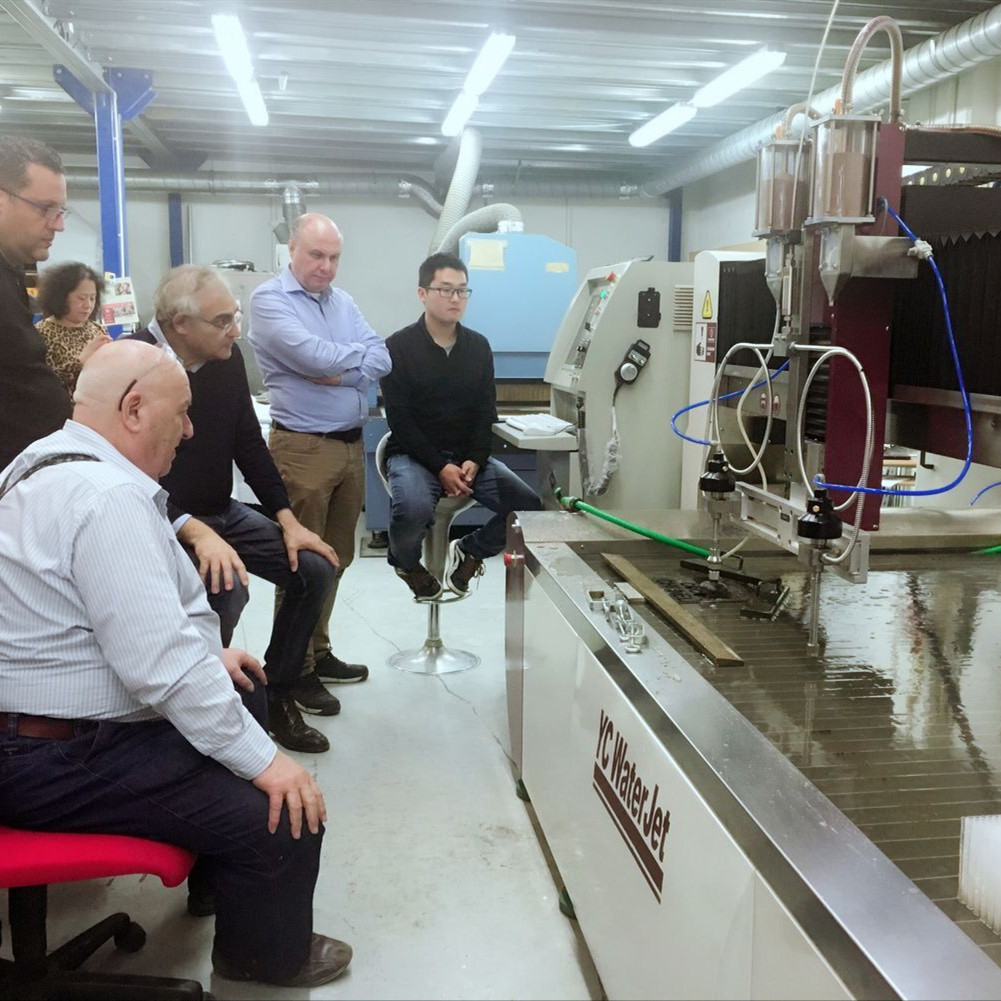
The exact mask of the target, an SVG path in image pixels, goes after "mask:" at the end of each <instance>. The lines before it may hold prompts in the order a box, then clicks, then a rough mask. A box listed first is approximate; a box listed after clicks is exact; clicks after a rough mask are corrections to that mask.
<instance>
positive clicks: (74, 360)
mask: <svg viewBox="0 0 1001 1001" xmlns="http://www.w3.org/2000/svg"><path fill="white" fill-rule="evenodd" d="M100 329H101V328H100V327H99V325H98V324H96V323H93V322H91V321H88V322H87V323H85V324H84V325H83V326H82V327H66V326H63V324H61V323H58V322H57V321H56V319H55V317H53V316H47V317H46V318H45V319H44V320H42V321H41V322H40V323H39V324H38V332H39V333H40V334H41V335H42V337H43V338H44V340H45V345H46V354H45V361H46V364H48V366H49V368H51V369H52V370H53V371H54V372H55V373H56V375H57V376H59V381H60V382H61V383H62V384H63V386H64V388H65V389H66V392H67V393H69V395H70V396H72V395H73V390H74V389H75V388H76V380H77V377H78V376H79V375H80V368H81V365H80V352H81V351H82V350H83V349H84V348H85V347H86V345H87V342H88V341H89V340H90V339H91V338H92V337H93V336H94V334H96V333H99V332H100Z"/></svg>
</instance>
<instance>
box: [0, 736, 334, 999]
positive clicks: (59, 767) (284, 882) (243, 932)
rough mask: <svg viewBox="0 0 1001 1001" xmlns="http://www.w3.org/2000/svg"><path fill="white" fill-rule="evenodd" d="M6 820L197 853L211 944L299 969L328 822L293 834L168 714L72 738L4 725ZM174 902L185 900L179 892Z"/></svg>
mask: <svg viewBox="0 0 1001 1001" xmlns="http://www.w3.org/2000/svg"><path fill="white" fill-rule="evenodd" d="M0 823H4V824H7V825H8V826H10V827H20V828H23V829H26V830H37V831H65V832H77V833H89V834H128V835H132V836H133V837H139V838H150V839H152V840H155V841H164V842H167V843H168V844H173V845H179V846H180V847H181V848H186V849H188V850H189V851H192V852H196V853H197V854H198V856H199V862H198V867H199V868H200V869H202V870H203V872H204V874H205V876H206V877H208V878H210V879H211V885H212V888H213V891H214V893H215V898H216V919H215V943H214V948H215V950H216V951H218V953H219V954H220V955H221V956H222V957H224V958H225V959H226V960H227V961H228V962H229V963H231V964H233V965H235V966H236V967H238V968H239V969H241V970H245V971H247V973H249V974H252V975H254V976H255V977H256V978H259V979H263V980H284V979H287V978H288V977H291V976H294V975H295V973H296V972H298V970H299V968H300V966H301V965H302V963H303V961H304V960H305V959H306V957H307V955H308V953H309V947H310V941H311V938H312V931H313V888H314V886H315V884H316V876H317V872H318V871H319V860H320V844H321V842H322V840H323V829H322V827H321V830H320V833H319V834H317V835H314V834H310V833H309V830H308V829H307V828H306V827H305V825H303V832H302V837H301V838H300V839H298V840H296V839H294V838H293V837H292V835H291V833H290V830H289V824H288V814H287V812H286V811H283V812H282V819H281V823H280V824H279V827H278V830H277V831H276V832H275V833H274V834H269V833H268V798H267V796H265V794H264V793H263V792H261V791H260V790H258V789H256V788H255V787H254V786H253V785H252V784H251V783H250V782H248V781H246V780H245V779H241V778H238V777H237V776H236V775H234V774H233V773H232V772H230V771H229V770H228V769H227V768H224V767H223V766H222V765H220V764H219V763H218V762H216V761H214V760H213V759H211V758H207V757H205V756H204V755H202V754H200V753H199V752H198V751H196V750H195V748H194V747H192V746H191V744H189V743H188V742H187V741H186V740H185V739H184V738H183V737H182V736H181V734H180V733H178V731H177V730H175V729H174V727H173V726H172V725H171V724H170V723H168V722H167V721H165V720H157V721H153V722H142V723H112V722H104V723H99V724H96V725H91V724H85V725H84V728H83V729H82V732H81V733H80V734H79V735H78V736H76V737H74V738H73V739H71V740H42V739H37V738H32V737H11V736H9V735H8V734H7V733H0ZM178 906H182V907H183V903H179V904H178Z"/></svg>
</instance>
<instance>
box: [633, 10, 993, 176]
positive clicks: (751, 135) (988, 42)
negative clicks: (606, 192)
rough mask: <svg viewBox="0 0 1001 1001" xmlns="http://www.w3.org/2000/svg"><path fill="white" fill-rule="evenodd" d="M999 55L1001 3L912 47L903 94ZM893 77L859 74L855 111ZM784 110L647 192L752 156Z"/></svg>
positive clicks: (827, 107)
mask: <svg viewBox="0 0 1001 1001" xmlns="http://www.w3.org/2000/svg"><path fill="white" fill-rule="evenodd" d="M998 55H1001V5H998V6H995V7H992V8H991V9H990V10H987V11H984V12H983V13H982V14H978V15H977V16H976V17H973V18H970V20H969V21H964V22H963V23H962V24H957V25H956V26H955V27H954V28H950V29H949V30H948V31H946V32H943V33H942V34H941V35H938V36H937V37H935V38H929V39H928V40H927V41H925V42H922V43H921V44H920V45H915V46H914V48H913V49H908V50H907V51H906V52H905V53H904V60H903V70H902V73H901V78H902V79H901V90H902V93H903V94H904V95H905V96H906V95H909V94H914V93H916V92H917V91H919V90H924V88H925V87H930V86H932V84H936V83H941V81H943V80H948V79H949V78H951V77H954V76H957V75H958V74H960V73H963V72H965V71H966V70H968V69H972V68H973V67H974V66H977V65H979V64H980V63H983V62H986V61H987V60H988V59H994V58H996V57H997V56H998ZM891 75H892V60H890V59H887V60H886V61H885V62H882V63H880V64H879V65H878V66H873V67H872V69H868V70H866V71H865V72H864V73H860V74H859V76H858V77H857V78H856V79H855V82H854V89H853V92H852V103H853V105H854V107H855V110H856V111H857V112H859V113H861V112H864V111H868V110H869V109H871V108H874V107H876V106H877V105H879V104H882V103H883V102H885V101H886V100H887V99H888V98H889V96H890V84H891V78H892V76H891ZM841 90H842V85H841V83H838V84H837V86H834V87H829V88H828V89H827V90H825V91H823V92H822V93H820V94H817V95H816V97H815V98H814V99H813V105H814V107H815V108H816V109H817V110H818V111H819V112H821V114H826V113H827V112H829V111H831V110H833V108H834V102H835V100H836V99H837V98H839V97H841ZM783 114H784V112H783V113H780V114H777V115H772V116H771V117H770V118H765V119H762V120H761V121H760V122H757V123H755V124H754V125H750V126H748V127H747V128H746V129H742V130H741V131H740V132H737V133H735V134H734V135H732V136H730V137H729V138H727V139H724V140H723V141H722V142H718V143H716V144H715V145H714V146H711V147H710V148H709V149H708V150H706V151H705V152H704V153H701V154H700V155H699V156H696V157H694V158H693V159H691V160H688V161H687V162H686V163H683V164H681V165H680V166H677V167H672V168H671V169H670V170H666V171H664V172H663V173H660V174H655V175H654V176H653V177H651V178H650V179H649V180H648V181H646V183H645V184H644V185H643V188H642V191H643V194H645V195H663V194H666V193H667V192H668V191H672V190H674V189H675V188H683V187H684V186H685V185H686V184H691V183H692V182H694V181H700V180H702V178H704V177H708V176H709V175H710V174H716V173H718V172H719V171H721V170H726V168H727V167H733V166H734V165H735V164H738V163H743V162H744V161H745V160H750V159H751V158H752V157H753V156H755V154H756V153H757V150H758V147H759V146H760V145H761V144H762V143H764V142H767V141H768V140H769V139H771V138H772V136H773V135H774V134H775V127H776V126H777V125H778V124H779V123H780V122H781V121H782V115H783Z"/></svg>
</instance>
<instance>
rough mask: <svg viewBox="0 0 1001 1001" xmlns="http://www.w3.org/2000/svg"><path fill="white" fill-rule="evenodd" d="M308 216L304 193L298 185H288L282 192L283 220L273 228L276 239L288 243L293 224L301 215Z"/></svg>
mask: <svg viewBox="0 0 1001 1001" xmlns="http://www.w3.org/2000/svg"><path fill="white" fill-rule="evenodd" d="M305 214H306V203H305V202H304V201H303V200H302V191H300V190H299V186H298V185H297V184H291V183H290V184H286V185H285V190H284V191H283V192H282V219H281V221H280V222H278V223H276V224H275V225H274V226H273V227H272V232H273V233H274V234H275V239H276V240H277V241H278V242H279V243H288V241H289V236H290V234H291V232H292V224H293V223H294V222H295V221H296V219H298V218H299V216H301V215H305Z"/></svg>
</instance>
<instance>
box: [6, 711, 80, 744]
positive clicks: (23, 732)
mask: <svg viewBox="0 0 1001 1001" xmlns="http://www.w3.org/2000/svg"><path fill="white" fill-rule="evenodd" d="M95 726H97V723H96V721H94V720H75V719H53V718H52V717H51V716H29V715H28V714H27V713H0V737H4V736H6V737H41V738H42V739H44V740H72V739H73V738H74V737H76V736H77V735H78V734H79V733H80V732H81V730H86V729H89V728H92V727H95Z"/></svg>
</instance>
